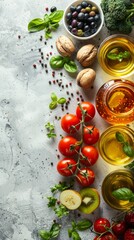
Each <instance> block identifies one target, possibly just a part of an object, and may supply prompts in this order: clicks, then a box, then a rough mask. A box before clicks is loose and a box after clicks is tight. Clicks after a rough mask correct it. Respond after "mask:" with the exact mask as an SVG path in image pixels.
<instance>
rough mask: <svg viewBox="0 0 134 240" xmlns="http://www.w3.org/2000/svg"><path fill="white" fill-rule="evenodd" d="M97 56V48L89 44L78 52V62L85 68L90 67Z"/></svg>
mask: <svg viewBox="0 0 134 240" xmlns="http://www.w3.org/2000/svg"><path fill="white" fill-rule="evenodd" d="M96 56H97V48H96V47H95V46H94V45H93V44H87V45H85V46H83V47H81V48H80V50H79V51H78V52H77V57H76V58H77V60H78V61H79V63H80V64H81V65H82V66H83V67H89V66H90V65H91V64H92V63H93V62H94V61H95V58H96Z"/></svg>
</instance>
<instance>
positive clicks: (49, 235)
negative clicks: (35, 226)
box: [39, 223, 61, 240]
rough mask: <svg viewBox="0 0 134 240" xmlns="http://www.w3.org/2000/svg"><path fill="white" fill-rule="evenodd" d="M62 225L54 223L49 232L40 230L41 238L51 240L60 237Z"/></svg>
mask: <svg viewBox="0 0 134 240" xmlns="http://www.w3.org/2000/svg"><path fill="white" fill-rule="evenodd" d="M60 229H61V225H60V224H59V223H53V224H52V226H51V228H50V230H49V231H45V230H40V231H39V236H40V237H41V238H42V239H44V240H51V239H54V238H57V237H58V236H59V233H60Z"/></svg>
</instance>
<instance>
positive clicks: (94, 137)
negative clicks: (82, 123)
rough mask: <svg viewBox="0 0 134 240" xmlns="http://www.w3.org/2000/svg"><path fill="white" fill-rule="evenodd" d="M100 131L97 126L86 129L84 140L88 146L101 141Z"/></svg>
mask: <svg viewBox="0 0 134 240" xmlns="http://www.w3.org/2000/svg"><path fill="white" fill-rule="evenodd" d="M99 136H100V134H99V130H98V128H96V127H95V126H86V127H84V133H83V140H84V143H86V144H88V145H93V144H95V143H96V142H97V141H98V140H99Z"/></svg>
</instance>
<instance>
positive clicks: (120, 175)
mask: <svg viewBox="0 0 134 240" xmlns="http://www.w3.org/2000/svg"><path fill="white" fill-rule="evenodd" d="M123 187H125V188H129V189H130V190H132V191H133V192H134V175H133V173H132V172H131V171H129V170H124V169H120V170H115V171H113V172H111V173H109V174H108V175H107V176H106V177H105V179H104V181H103V183H102V196H103V199H104V201H105V202H106V203H107V204H108V205H109V206H110V207H111V208H114V209H117V210H123V211H125V210H129V209H130V208H132V207H134V202H129V201H128V200H119V199H117V198H115V197H114V196H113V195H112V192H113V191H114V190H116V189H119V188H123Z"/></svg>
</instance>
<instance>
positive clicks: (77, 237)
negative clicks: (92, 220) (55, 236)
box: [72, 231, 81, 240]
mask: <svg viewBox="0 0 134 240" xmlns="http://www.w3.org/2000/svg"><path fill="white" fill-rule="evenodd" d="M72 238H73V240H81V237H80V235H79V233H78V232H76V231H73V232H72Z"/></svg>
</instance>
